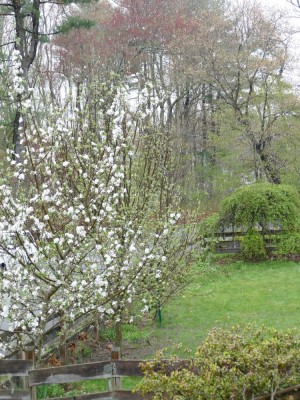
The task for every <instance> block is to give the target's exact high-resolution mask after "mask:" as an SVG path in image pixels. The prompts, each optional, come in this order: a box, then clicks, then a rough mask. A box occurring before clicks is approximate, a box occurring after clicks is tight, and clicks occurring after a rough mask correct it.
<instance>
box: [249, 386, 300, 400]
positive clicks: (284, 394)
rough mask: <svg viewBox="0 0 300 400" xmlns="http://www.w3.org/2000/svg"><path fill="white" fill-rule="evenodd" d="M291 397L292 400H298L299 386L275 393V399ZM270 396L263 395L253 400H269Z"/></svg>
mask: <svg viewBox="0 0 300 400" xmlns="http://www.w3.org/2000/svg"><path fill="white" fill-rule="evenodd" d="M289 395H290V396H293V399H294V400H298V399H300V385H295V386H291V387H289V388H286V389H282V390H278V392H276V399H284V398H286V397H287V396H289ZM271 398H272V395H271V394H265V395H263V396H259V397H255V399H253V400H271Z"/></svg>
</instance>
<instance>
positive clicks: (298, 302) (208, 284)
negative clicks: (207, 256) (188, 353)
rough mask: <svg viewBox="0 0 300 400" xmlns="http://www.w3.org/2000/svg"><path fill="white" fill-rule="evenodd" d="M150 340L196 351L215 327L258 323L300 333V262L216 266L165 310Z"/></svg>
mask: <svg viewBox="0 0 300 400" xmlns="http://www.w3.org/2000/svg"><path fill="white" fill-rule="evenodd" d="M162 316H163V322H162V326H161V327H160V328H156V329H155V330H154V331H152V333H151V335H149V340H152V341H153V340H154V341H155V342H160V343H161V344H162V346H164V345H166V346H170V345H172V344H175V343H182V345H183V348H186V347H188V348H191V349H192V350H194V349H196V348H197V346H198V344H199V343H200V342H201V341H202V340H203V338H204V337H205V336H206V334H207V332H208V331H209V330H210V329H212V328H213V327H229V326H232V325H235V324H240V323H246V322H254V321H255V322H257V323H258V324H264V325H267V326H273V327H276V328H279V329H287V328H298V327H299V328H300V263H298V262H283V261H268V262H263V263H258V264H255V263H244V262H233V263H231V264H229V265H217V266H215V267H212V269H211V271H210V272H209V273H207V274H205V276H200V277H199V278H197V279H196V280H195V282H193V283H192V284H191V285H190V286H189V287H188V288H187V289H186V290H185V292H184V293H182V294H180V295H179V296H178V297H177V298H176V299H175V300H173V301H171V302H170V303H169V305H168V306H166V307H165V308H164V309H163V313H162Z"/></svg>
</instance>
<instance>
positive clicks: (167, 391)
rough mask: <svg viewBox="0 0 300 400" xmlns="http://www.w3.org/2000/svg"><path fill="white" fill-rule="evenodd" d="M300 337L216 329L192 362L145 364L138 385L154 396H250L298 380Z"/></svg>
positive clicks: (218, 399)
mask: <svg viewBox="0 0 300 400" xmlns="http://www.w3.org/2000/svg"><path fill="white" fill-rule="evenodd" d="M299 349H300V335H299V333H298V332H296V331H288V332H284V333H283V332H279V331H277V330H275V329H272V328H266V327H257V326H255V325H246V326H244V327H240V326H236V327H234V328H233V329H231V330H229V331H227V330H222V329H214V330H212V331H211V332H210V333H209V335H208V336H207V339H206V340H205V341H204V342H203V344H202V345H201V346H200V347H199V348H198V350H197V352H196V354H195V357H194V358H193V359H192V360H191V361H190V364H189V366H186V367H182V368H179V369H177V368H176V363H177V365H178V360H176V359H174V360H173V364H170V363H168V364H167V363H166V361H163V359H162V358H163V356H162V355H160V356H159V357H158V358H157V359H156V360H154V361H149V362H146V363H144V365H143V371H144V374H145V377H144V380H143V381H142V383H141V384H140V385H139V386H138V389H137V390H140V391H141V392H142V393H143V394H146V393H149V392H152V393H153V394H154V397H153V399H154V400H163V399H169V400H171V399H172V400H174V399H177V400H200V399H201V400H212V399H214V400H247V399H249V400H250V399H252V398H253V397H256V396H260V395H263V394H265V393H272V398H273V396H274V395H275V393H276V392H277V391H278V390H280V389H281V388H283V387H286V386H291V385H293V384H296V383H298V382H299V375H300V352H299Z"/></svg>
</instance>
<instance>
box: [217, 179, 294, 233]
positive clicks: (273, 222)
mask: <svg viewBox="0 0 300 400" xmlns="http://www.w3.org/2000/svg"><path fill="white" fill-rule="evenodd" d="M220 208H221V211H220V220H219V224H220V226H221V227H229V226H230V227H233V229H236V228H238V229H239V230H241V229H242V230H244V231H247V230H248V229H249V228H255V227H256V228H259V229H260V230H261V232H262V233H263V234H264V233H265V232H266V231H267V230H268V228H269V227H272V228H278V229H282V230H285V231H291V230H297V229H299V226H300V223H299V221H300V199H299V194H298V192H297V190H296V189H295V188H294V187H293V186H290V185H274V184H271V183H256V184H254V185H250V186H244V187H241V188H239V189H237V190H236V191H235V192H234V193H232V194H231V195H230V196H229V197H227V198H226V199H225V200H223V201H222V203H221V206H220Z"/></svg>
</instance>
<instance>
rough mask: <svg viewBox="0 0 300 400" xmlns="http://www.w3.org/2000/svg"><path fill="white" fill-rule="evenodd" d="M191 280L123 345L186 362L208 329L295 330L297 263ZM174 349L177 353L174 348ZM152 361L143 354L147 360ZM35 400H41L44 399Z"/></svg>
mask: <svg viewBox="0 0 300 400" xmlns="http://www.w3.org/2000/svg"><path fill="white" fill-rule="evenodd" d="M199 272H201V271H200V267H199ZM196 276H198V277H197V278H195V280H194V282H193V283H192V284H191V285H190V286H189V287H187V288H186V290H185V292H184V293H181V294H180V295H178V296H177V298H176V299H174V300H172V301H171V302H170V303H169V304H168V305H167V306H166V307H165V308H164V309H163V311H162V326H161V327H158V326H156V325H155V326H153V325H151V326H146V327H144V328H142V327H140V326H134V325H127V326H125V327H124V336H125V339H127V341H128V342H132V343H135V345H137V346H147V345H148V344H146V343H150V345H151V347H150V351H151V349H154V350H157V349H158V348H163V347H168V348H169V349H170V350H169V353H171V352H174V353H177V354H178V355H179V356H182V357H186V356H187V355H186V354H185V351H184V349H185V348H189V349H191V350H192V351H194V350H195V349H196V348H197V346H198V345H199V343H200V342H201V341H202V340H203V339H204V338H205V336H206V334H207V333H208V331H209V330H210V329H212V328H214V327H222V328H224V327H230V326H232V325H235V324H240V323H247V322H257V323H258V324H264V325H267V326H273V327H276V328H278V329H283V330H284V329H288V328H299V329H300V263H298V262H283V261H268V262H263V263H257V264H255V263H244V262H241V261H236V262H231V263H229V264H228V265H218V264H216V265H215V266H211V267H210V269H209V272H206V273H205V274H203V273H199V275H197V274H196ZM179 343H181V344H182V347H181V348H179V347H178V346H177V345H178V344H179ZM154 352H155V351H154ZM153 355H154V354H153V353H151V354H150V353H149V357H153ZM139 358H140V357H139ZM135 383H136V381H135V380H133V379H132V378H124V379H123V387H124V388H126V389H129V388H132V387H134V386H135ZM65 386H66V385H65ZM44 389H46V387H45V388H44ZM102 390H108V384H107V381H105V380H97V381H95V382H94V381H87V382H81V383H77V384H73V385H69V387H68V388H66V387H63V385H48V387H47V392H48V393H47V394H48V396H49V397H50V396H51V397H59V396H62V395H69V396H73V395H75V394H78V393H79V392H81V393H82V392H95V391H102ZM42 391H43V390H41V392H42ZM38 397H39V398H45V397H46V393H40V394H39V396H38Z"/></svg>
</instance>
